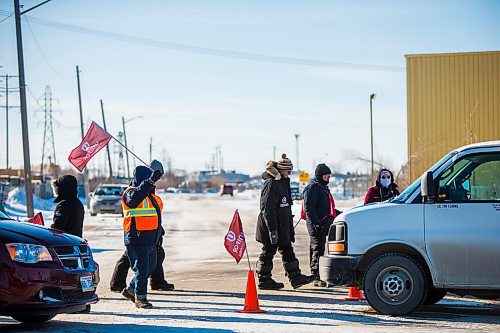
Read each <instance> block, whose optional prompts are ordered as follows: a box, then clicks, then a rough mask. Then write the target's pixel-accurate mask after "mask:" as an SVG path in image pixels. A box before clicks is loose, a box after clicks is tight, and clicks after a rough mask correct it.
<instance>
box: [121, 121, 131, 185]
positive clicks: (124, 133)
mask: <svg viewBox="0 0 500 333" xmlns="http://www.w3.org/2000/svg"><path fill="white" fill-rule="evenodd" d="M122 126H123V138H124V140H125V156H126V160H127V178H128V180H130V167H129V160H128V145H127V132H125V118H124V117H122Z"/></svg>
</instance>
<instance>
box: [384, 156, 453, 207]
mask: <svg viewBox="0 0 500 333" xmlns="http://www.w3.org/2000/svg"><path fill="white" fill-rule="evenodd" d="M456 154H457V151H455V150H454V151H452V152H450V153H448V154H446V155H445V156H443V157H442V158H441V159H440V160H439V161H437V162H436V163H435V164H434V165H433V166H432V167H430V168H429V171H433V172H434V171H436V170H437V169H438V168H439V167H440V166H441V165H443V164H444V163H446V161H448V160H449V159H450V158H451V157H453V156H455V155H456ZM417 188H420V177H418V178H417V180H415V181H414V182H413V183H412V184H411V185H410V186H408V187H407V188H406V190H404V191H403V192H401V194H400V195H398V196H397V197H395V198H394V199H392V200H391V202H395V203H403V202H406V200H408V198H409V197H410V196H411V195H412V194H413V192H414V191H415V190H416V189H417Z"/></svg>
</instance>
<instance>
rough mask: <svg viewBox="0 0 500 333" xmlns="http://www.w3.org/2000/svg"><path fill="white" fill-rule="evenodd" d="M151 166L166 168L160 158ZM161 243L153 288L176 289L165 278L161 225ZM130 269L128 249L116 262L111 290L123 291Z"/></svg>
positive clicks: (157, 253)
mask: <svg viewBox="0 0 500 333" xmlns="http://www.w3.org/2000/svg"><path fill="white" fill-rule="evenodd" d="M149 167H150V168H151V169H153V170H160V172H161V173H162V174H163V173H164V169H163V165H162V164H161V162H160V161H158V160H153V161H151V164H150V165H149ZM161 234H162V237H160V243H159V244H157V246H156V268H155V270H154V271H153V273H152V274H151V277H150V285H151V289H152V290H162V291H170V290H174V289H175V286H174V284H172V283H168V281H167V280H166V279H165V273H164V270H163V262H164V261H165V250H164V249H163V246H162V244H163V242H162V240H163V235H165V230H164V228H163V227H161ZM129 269H130V260H129V258H128V254H127V251H125V252H124V253H123V254H122V256H121V257H120V259H118V261H117V262H116V265H115V269H114V270H113V274H112V276H111V281H110V290H111V291H113V292H122V291H123V289H124V288H125V287H126V283H127V281H126V280H127V274H128V270H129Z"/></svg>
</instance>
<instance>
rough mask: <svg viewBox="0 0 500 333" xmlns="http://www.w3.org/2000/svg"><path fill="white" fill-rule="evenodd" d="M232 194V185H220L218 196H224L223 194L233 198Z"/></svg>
mask: <svg viewBox="0 0 500 333" xmlns="http://www.w3.org/2000/svg"><path fill="white" fill-rule="evenodd" d="M233 192H234V187H233V185H221V187H220V195H221V196H222V195H224V194H229V195H230V196H233Z"/></svg>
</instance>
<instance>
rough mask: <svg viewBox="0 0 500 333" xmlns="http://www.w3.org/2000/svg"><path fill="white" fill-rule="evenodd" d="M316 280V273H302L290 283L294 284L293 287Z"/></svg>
mask: <svg viewBox="0 0 500 333" xmlns="http://www.w3.org/2000/svg"><path fill="white" fill-rule="evenodd" d="M314 280H316V277H315V276H314V275H303V274H300V275H298V276H296V277H295V278H293V279H292V280H291V281H290V283H291V284H292V287H293V289H297V288H300V287H302V286H304V285H306V284H309V283H311V282H313V281H314Z"/></svg>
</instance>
